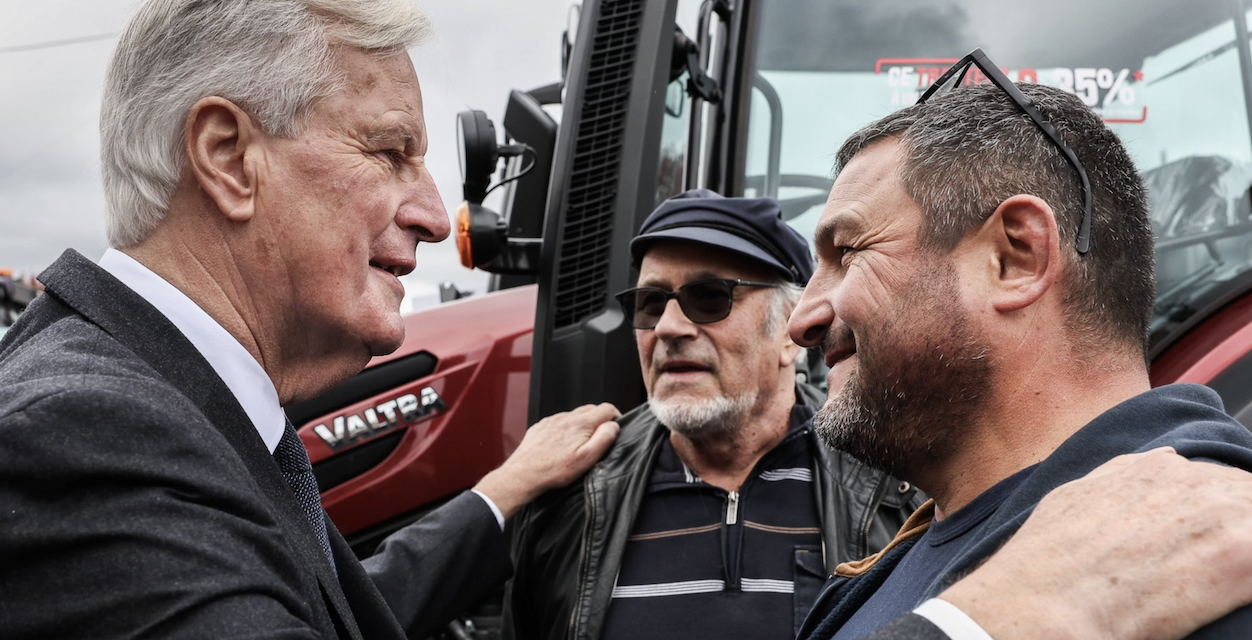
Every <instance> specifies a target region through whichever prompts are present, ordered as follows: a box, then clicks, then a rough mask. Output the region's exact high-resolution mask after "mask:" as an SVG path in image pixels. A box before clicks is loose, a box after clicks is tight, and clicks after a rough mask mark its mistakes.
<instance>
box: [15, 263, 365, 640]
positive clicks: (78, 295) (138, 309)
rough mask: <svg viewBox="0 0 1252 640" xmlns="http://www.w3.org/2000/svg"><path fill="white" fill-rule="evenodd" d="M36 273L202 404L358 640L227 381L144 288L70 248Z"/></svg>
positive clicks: (334, 583) (326, 568) (300, 515)
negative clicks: (144, 294) (129, 283)
mask: <svg viewBox="0 0 1252 640" xmlns="http://www.w3.org/2000/svg"><path fill="white" fill-rule="evenodd" d="M39 279H40V281H41V282H43V283H44V285H45V287H46V288H47V291H46V292H47V293H48V294H50V295H52V296H54V297H56V298H57V299H59V300H61V301H62V302H64V303H65V304H66V305H68V306H69V307H71V308H73V309H74V310H75V311H77V312H78V313H80V314H82V315H83V316H84V317H86V318H87V319H88V320H90V321H91V322H93V323H95V324H96V325H98V326H99V327H100V328H101V329H103V330H104V331H105V332H107V333H108V334H109V335H111V336H113V338H114V339H116V340H117V341H118V342H120V343H122V344H123V345H126V346H127V347H129V348H130V349H131V350H133V351H134V352H135V354H136V355H138V356H139V357H140V358H142V359H143V360H144V361H145V362H147V363H148V365H149V366H151V367H152V368H153V369H155V370H156V371H157V373H159V374H160V375H161V376H162V377H164V378H165V379H166V380H167V381H168V382H169V383H170V384H171V385H173V386H174V387H175V388H177V389H178V390H179V391H180V392H181V393H182V394H183V395H185V396H186V397H187V398H188V399H189V400H191V401H192V402H193V403H195V405H196V406H197V407H199V408H200V410H201V411H202V412H203V413H204V415H205V417H206V418H208V420H209V421H210V422H211V423H212V424H213V426H214V427H216V428H217V430H218V431H220V432H221V434H222V436H223V437H225V438H226V441H227V442H229V443H230V445H231V447H232V448H234V450H235V452H236V453H237V454H238V455H239V457H240V458H242V459H243V462H244V464H246V465H247V466H248V468H249V469H251V470H252V476H253V479H254V480H255V481H256V484H257V486H258V487H259V488H260V490H261V492H262V493H263V494H264V495H265V496H266V497H267V498H268V499H269V502H270V504H271V505H272V507H273V509H272V512H273V513H274V516H275V518H276V519H277V520H278V522H279V524H280V526H282V528H283V530H284V532H285V533H286V534H287V535H288V536H289V539H290V540H291V545H290V547H291V549H292V551H293V552H294V553H295V554H296V556H297V557H298V558H299V559H300V562H301V563H302V564H303V565H304V566H305V567H309V568H310V569H312V570H313V572H314V574H315V575H316V576H317V579H318V582H320V583H321V585H322V592H323V594H324V595H325V596H326V600H327V601H328V603H329V604H330V606H331V607H333V609H334V611H332V612H330V613H331V615H333V616H335V617H336V618H337V619H338V621H339V622H340V623H341V625H342V627H343V628H344V630H345V631H347V632H348V636H349V637H351V638H354V639H358V638H361V632H360V630H359V629H358V628H357V625H356V622H355V619H354V617H353V615H352V611H351V609H350V608H349V606H348V601H347V599H346V598H345V597H344V594H343V589H342V587H341V586H340V584H339V580H338V579H337V578H336V576H335V574H334V571H333V570H332V569H331V567H330V563H329V562H327V560H326V557H325V555H324V554H323V553H322V551H321V545H320V544H319V543H318V541H317V538H316V537H315V536H314V534H313V531H312V529H310V528H309V524H308V520H307V519H306V518H305V517H304V512H303V511H302V510H301V509H300V506H299V505H298V504H297V503H296V501H295V498H294V497H293V496H292V495H291V489H290V487H289V486H288V485H287V481H286V480H284V479H283V477H282V474H281V473H280V472H279V470H278V465H277V463H275V462H274V458H273V457H272V456H271V455H270V453H269V450H268V449H266V447H265V443H264V442H263V441H262V440H261V436H260V434H258V433H257V431H256V427H255V426H253V424H252V420H251V419H250V418H249V417H248V414H247V413H245V412H244V410H243V407H241V406H240V405H239V402H238V400H236V399H235V396H234V395H233V394H232V393H231V392H230V389H229V388H227V386H226V383H225V382H222V379H221V378H219V377H218V376H217V373H216V372H215V371H213V367H211V366H210V365H209V363H208V362H207V361H206V360H205V359H204V357H203V356H201V355H200V352H199V351H197V350H196V348H195V347H194V346H193V345H192V344H191V342H190V341H189V340H188V339H187V338H186V336H184V335H183V334H182V333H181V332H180V331H179V330H178V329H177V328H176V327H175V326H174V325H173V324H172V323H171V322H170V321H169V320H168V319H166V317H165V316H164V315H162V314H161V313H160V312H159V311H157V310H156V308H155V307H153V306H152V305H150V304H148V302H147V301H146V300H144V299H143V298H142V297H141V296H140V295H139V294H137V293H135V292H134V291H133V290H131V289H130V288H129V287H127V286H126V285H124V284H122V283H121V282H119V281H118V280H117V279H116V278H114V277H113V276H112V275H110V274H109V273H108V272H107V271H105V270H103V269H101V268H100V267H99V266H97V265H96V264H95V263H93V262H91V261H90V260H88V259H86V258H84V257H83V256H82V255H81V254H79V253H78V252H76V251H74V250H72V249H70V250H67V251H66V252H65V253H64V254H62V255H61V257H60V258H58V259H57V261H56V262H54V263H53V264H52V266H50V267H48V268H47V269H46V270H45V271H44V272H43V273H41V274H40V276H39ZM327 520H328V522H329V519H327ZM340 539H341V540H342V538H340ZM337 557H338V556H337ZM353 562H354V561H353ZM358 564H359V563H358ZM358 568H359V567H358Z"/></svg>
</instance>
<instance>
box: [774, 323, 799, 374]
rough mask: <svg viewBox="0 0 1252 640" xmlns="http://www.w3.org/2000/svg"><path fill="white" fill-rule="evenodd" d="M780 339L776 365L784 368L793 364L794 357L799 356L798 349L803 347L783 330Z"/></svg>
mask: <svg viewBox="0 0 1252 640" xmlns="http://www.w3.org/2000/svg"><path fill="white" fill-rule="evenodd" d="M782 341H783V344H782V349H779V353H778V366H779V368H786V367H790V366H791V365H793V364H795V362H796V358H798V357H799V356H800V350H801V349H803V347H801V346H800V345H798V344H796V343H795V342H792V341H791V336H790V335H788V334H787V332H786V331H783V334H782Z"/></svg>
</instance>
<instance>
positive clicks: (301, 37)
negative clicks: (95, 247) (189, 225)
mask: <svg viewBox="0 0 1252 640" xmlns="http://www.w3.org/2000/svg"><path fill="white" fill-rule="evenodd" d="M429 32H430V26H429V22H428V21H427V18H426V15H425V14H424V13H423V12H422V11H421V9H419V8H418V7H417V6H416V5H414V4H412V3H411V2H409V1H408V0H149V1H148V2H146V3H145V4H144V5H143V6H141V7H140V8H139V10H138V12H137V13H136V14H135V16H134V18H132V19H131V21H130V23H129V24H128V25H127V26H126V29H125V30H124V31H123V32H122V35H121V37H120V38H119V40H118V44H117V48H116V50H115V51H114V53H113V59H112V61H111V62H110V64H109V69H108V73H107V75H106V76H105V87H104V100H103V106H102V107H101V111H100V162H101V173H102V174H103V178H104V194H105V200H106V203H107V207H108V234H109V243H110V244H111V245H113V246H114V247H118V248H121V247H127V246H131V245H134V244H136V243H138V242H140V241H142V240H143V239H144V238H145V237H147V235H148V234H150V233H151V232H152V231H153V230H154V229H155V228H156V227H157V225H158V224H160V222H161V220H162V219H163V218H164V216H165V213H166V210H167V209H168V207H169V201H170V198H171V197H172V196H173V194H174V189H175V188H176V187H177V185H178V180H179V176H180V174H181V173H182V171H183V167H184V164H185V162H186V158H185V156H184V152H183V127H184V124H185V121H186V118H187V114H188V112H189V111H190V109H191V107H192V106H193V105H194V104H195V103H196V102H197V101H198V100H200V99H202V98H205V97H208V96H221V97H222V98H225V99H227V100H230V101H231V102H234V103H235V104H236V105H238V106H239V107H240V108H241V109H243V110H244V111H246V112H247V113H248V114H249V115H251V116H252V117H253V118H255V119H256V120H257V122H258V124H259V125H260V126H261V127H262V128H263V129H264V130H265V131H266V132H267V133H269V134H271V135H275V136H282V137H291V136H295V135H298V134H299V133H300V132H301V129H302V127H303V125H304V118H305V116H306V115H307V114H308V112H309V109H310V107H311V106H312V105H313V103H314V102H315V101H316V100H318V99H319V98H323V97H326V96H328V95H331V94H333V93H334V92H335V91H336V90H338V88H339V87H340V86H341V83H342V82H343V75H342V72H341V71H340V70H339V69H338V68H337V66H336V64H335V59H334V47H335V46H337V45H341V46H348V47H353V48H356V49H361V50H364V51H369V52H374V53H379V54H382V55H388V54H393V53H397V52H400V51H403V50H404V49H405V48H407V47H409V46H412V45H415V44H417V43H418V42H420V41H421V40H423V39H424V38H425V37H426V36H427V35H428V34H429Z"/></svg>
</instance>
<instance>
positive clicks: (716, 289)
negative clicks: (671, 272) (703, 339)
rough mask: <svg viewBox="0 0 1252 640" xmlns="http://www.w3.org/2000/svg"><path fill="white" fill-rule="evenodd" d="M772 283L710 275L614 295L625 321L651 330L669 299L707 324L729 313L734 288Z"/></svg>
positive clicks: (689, 316) (691, 317) (687, 313)
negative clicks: (675, 286) (674, 285)
mask: <svg viewBox="0 0 1252 640" xmlns="http://www.w3.org/2000/svg"><path fill="white" fill-rule="evenodd" d="M777 286H779V285H778V284H777V283H774V282H754V281H752V280H729V279H724V278H713V279H709V280H697V281H695V282H689V283H687V284H685V285H683V286H681V287H678V290H677V291H667V290H665V289H662V288H660V287H637V288H635V289H627V290H625V291H623V292H621V293H619V294H617V295H616V296H614V297H616V298H617V301H618V302H620V303H621V305H622V312H623V313H625V314H626V321H627V322H629V323H630V326H632V327H634V328H636V329H653V328H656V324H657V323H658V322H660V321H661V316H662V315H665V307H666V305H668V304H669V301H670V300H671V299H674V300H677V301H678V308H680V309H682V311H683V314H684V315H686V316H687V319H688V320H691V321H692V322H695V323H697V324H708V323H710V322H717V321H718V320H723V319H725V318H726V316H728V315H730V308H731V306H732V304H733V303H734V301H735V287H777Z"/></svg>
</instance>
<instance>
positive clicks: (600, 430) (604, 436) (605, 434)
mask: <svg viewBox="0 0 1252 640" xmlns="http://www.w3.org/2000/svg"><path fill="white" fill-rule="evenodd" d="M621 431H622V427H621V426H620V425H618V424H617V423H616V422H612V421H609V422H602V423H600V426H598V427H596V430H595V431H593V432H592V433H591V437H590V438H588V439H587V442H586V443H585V444H583V446H582V447H581V450H580V451H579V454H580V455H582V456H583V457H585V458H590V459H591V464H595V463H596V461H598V460H599V459H600V458H601V457H603V456H604V452H605V451H608V450H609V446H610V445H612V444H613V441H614V440H617V434H619V433H621ZM588 466H590V464H589V465H588Z"/></svg>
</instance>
